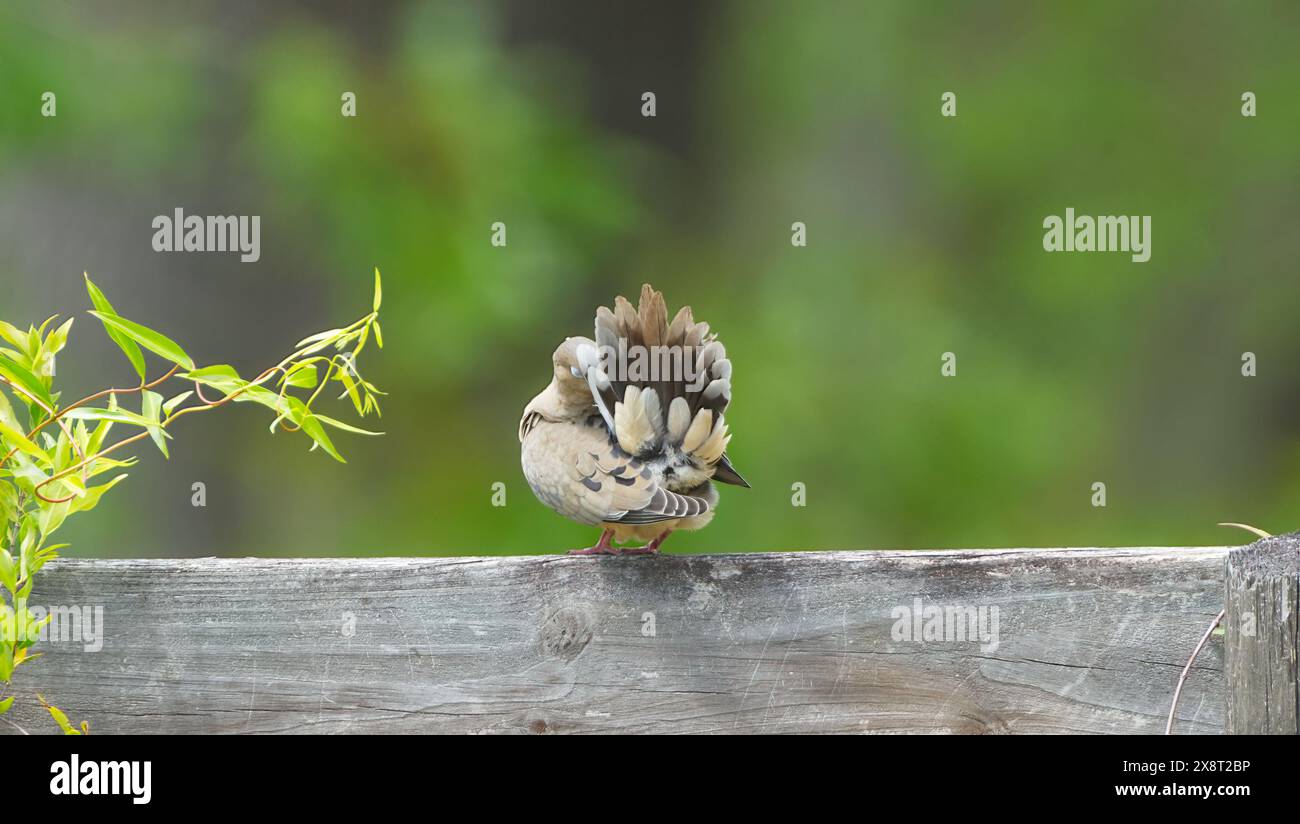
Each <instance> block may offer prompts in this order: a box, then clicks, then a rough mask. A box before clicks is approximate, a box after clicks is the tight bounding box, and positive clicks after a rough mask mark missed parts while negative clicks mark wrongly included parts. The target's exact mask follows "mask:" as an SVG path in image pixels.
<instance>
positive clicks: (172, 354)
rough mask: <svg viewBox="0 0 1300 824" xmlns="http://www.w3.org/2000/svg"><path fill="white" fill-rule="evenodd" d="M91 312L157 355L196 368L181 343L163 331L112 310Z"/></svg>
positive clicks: (186, 366) (188, 367)
mask: <svg viewBox="0 0 1300 824" xmlns="http://www.w3.org/2000/svg"><path fill="white" fill-rule="evenodd" d="M90 314H92V315H94V316H95V317H97V318H99V319H100V320H101V321H103V322H104V323H105V324H106V325H109V326H112V327H113V328H115V329H117V330H118V331H119V332H121V333H122V334H124V335H126V336H127V337H129V338H131V340H133V341H135V342H136V343H138V344H140V345H141V346H143V347H144V348H145V349H148V350H149V351H150V352H153V353H154V354H155V355H158V356H159V357H163V358H166V359H167V360H169V361H171V362H172V363H176V364H180V365H181V366H183V367H185V368H186V369H193V368H194V361H193V360H192V359H191V358H190V356H189V355H187V354H185V350H184V349H182V348H181V347H180V344H178V343H176V341H174V340H172V339H171V338H169V337H167V336H166V335H164V334H163V333H161V332H155V331H154V330H152V329H150V328H148V327H147V326H141V325H140V324H138V323H136V322H135V321H133V320H127V319H126V318H124V317H121V316H119V315H115V314H113V313H111V312H91V313H90Z"/></svg>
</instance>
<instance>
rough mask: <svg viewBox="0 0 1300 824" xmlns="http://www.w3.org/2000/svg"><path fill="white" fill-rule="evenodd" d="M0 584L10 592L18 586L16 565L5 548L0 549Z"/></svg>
mask: <svg viewBox="0 0 1300 824" xmlns="http://www.w3.org/2000/svg"><path fill="white" fill-rule="evenodd" d="M0 584H3V585H4V588H5V589H7V590H9V591H10V592H11V593H12V592H13V591H14V590H15V589H16V588H17V587H18V565H17V564H15V563H14V556H13V555H11V554H9V550H7V549H0Z"/></svg>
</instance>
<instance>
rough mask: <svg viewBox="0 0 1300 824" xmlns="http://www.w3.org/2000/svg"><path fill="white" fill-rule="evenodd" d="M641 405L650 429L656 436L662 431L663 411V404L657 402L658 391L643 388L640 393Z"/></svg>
mask: <svg viewBox="0 0 1300 824" xmlns="http://www.w3.org/2000/svg"><path fill="white" fill-rule="evenodd" d="M641 406H643V407H644V408H645V417H646V420H647V421H649V422H650V430H651V431H652V432H654V433H655V436H656V438H657V437H658V436H659V435H660V434H661V433H662V432H663V431H664V412H663V405H662V404H661V403H659V393H658V392H656V391H654V390H653V389H646V390H644V391H643V392H642V393H641Z"/></svg>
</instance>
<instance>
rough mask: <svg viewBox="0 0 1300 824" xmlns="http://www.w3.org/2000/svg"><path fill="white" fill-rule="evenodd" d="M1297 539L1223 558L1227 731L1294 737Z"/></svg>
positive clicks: (1299, 589)
mask: <svg viewBox="0 0 1300 824" xmlns="http://www.w3.org/2000/svg"><path fill="white" fill-rule="evenodd" d="M1298 585H1300V533H1291V534H1289V535H1279V536H1276V537H1273V538H1265V539H1263V540H1260V541H1256V542H1255V543H1253V544H1251V545H1249V546H1246V547H1242V548H1240V549H1234V550H1232V551H1231V552H1229V553H1228V560H1227V574H1226V576H1225V587H1226V593H1225V598H1224V639H1223V640H1224V650H1225V662H1224V666H1225V679H1224V680H1225V686H1226V687H1227V698H1228V712H1227V722H1226V729H1225V731H1226V732H1227V733H1229V734H1235V735H1258V734H1274V735H1287V734H1289V735H1295V734H1296V733H1297V732H1298V731H1300V730H1298V729H1297V717H1300V713H1298V711H1297V703H1298V702H1300V691H1298V688H1297V678H1296V672H1297V670H1296V652H1297V637H1298V636H1297V631H1296V630H1297V619H1296V605H1297V595H1298V594H1300V586H1298Z"/></svg>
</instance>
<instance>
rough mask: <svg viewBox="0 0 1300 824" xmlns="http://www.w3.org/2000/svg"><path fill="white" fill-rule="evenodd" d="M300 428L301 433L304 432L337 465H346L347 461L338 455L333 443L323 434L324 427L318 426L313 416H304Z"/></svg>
mask: <svg viewBox="0 0 1300 824" xmlns="http://www.w3.org/2000/svg"><path fill="white" fill-rule="evenodd" d="M301 426H302V431H303V432H306V433H307V434H308V435H309V436H310V437H311V439H312V440H313V441H315V442H316V445H317V446H319V447H320V448H321V449H324V450H325V451H326V452H327V453H329V455H330V457H331V458H333V459H334V460H336V461H338V462H339V463H347V461H345V460H343V456H342V455H340V454H339V453H338V450H337V449H335V448H334V442H333V441H331V440H330V436H329V435H327V434H326V433H325V427H323V426H321V425H320V421H318V420H316V416H315V415H306V416H304V417H303V419H302V424H301Z"/></svg>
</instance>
